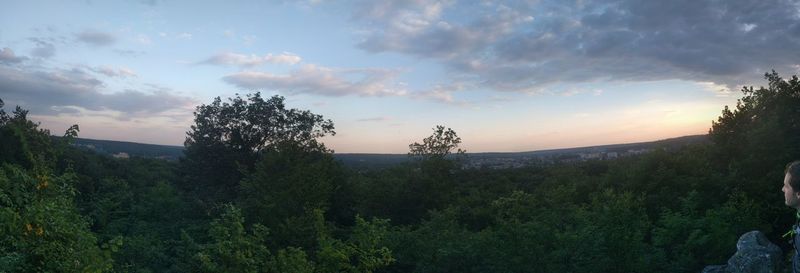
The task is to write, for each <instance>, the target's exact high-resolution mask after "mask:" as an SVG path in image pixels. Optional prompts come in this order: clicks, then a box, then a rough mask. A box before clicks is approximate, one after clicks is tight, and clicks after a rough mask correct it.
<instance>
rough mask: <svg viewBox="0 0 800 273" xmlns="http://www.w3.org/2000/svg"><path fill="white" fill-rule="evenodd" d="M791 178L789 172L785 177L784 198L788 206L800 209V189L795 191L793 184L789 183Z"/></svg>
mask: <svg viewBox="0 0 800 273" xmlns="http://www.w3.org/2000/svg"><path fill="white" fill-rule="evenodd" d="M791 178H792V177H791V175H789V174H788V173H787V174H786V176H784V177H783V189H782V191H783V200H784V202H785V203H786V205H787V206H789V207H792V208H795V209H800V191H794V189H792V186H791V185H789V181H790V180H791Z"/></svg>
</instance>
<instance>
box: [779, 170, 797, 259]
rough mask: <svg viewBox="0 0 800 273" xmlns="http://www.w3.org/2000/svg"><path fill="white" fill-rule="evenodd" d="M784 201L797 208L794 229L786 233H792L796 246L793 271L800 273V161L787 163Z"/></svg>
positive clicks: (793, 243) (784, 180) (784, 178)
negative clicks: (799, 234)
mask: <svg viewBox="0 0 800 273" xmlns="http://www.w3.org/2000/svg"><path fill="white" fill-rule="evenodd" d="M782 191H783V201H784V203H785V204H786V206H789V207H790V208H793V209H795V216H796V219H797V220H795V224H794V226H792V229H791V230H790V231H789V232H787V233H786V236H788V235H792V240H791V241H790V242H791V243H792V245H793V246H794V255H793V256H792V273H800V251H798V249H800V236H798V233H800V224H799V223H800V161H794V162H791V163H789V164H787V165H786V169H785V170H784V176H783V189H782Z"/></svg>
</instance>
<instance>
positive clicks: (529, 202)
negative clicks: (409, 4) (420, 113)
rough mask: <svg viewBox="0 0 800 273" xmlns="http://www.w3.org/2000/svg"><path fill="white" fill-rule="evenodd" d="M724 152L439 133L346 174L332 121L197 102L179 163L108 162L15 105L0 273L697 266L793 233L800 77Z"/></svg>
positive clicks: (740, 112) (733, 118) (744, 104)
mask: <svg viewBox="0 0 800 273" xmlns="http://www.w3.org/2000/svg"><path fill="white" fill-rule="evenodd" d="M766 78H767V81H768V82H769V85H768V86H767V87H762V88H759V89H755V88H745V89H744V90H743V94H744V97H743V98H742V99H741V100H740V101H739V103H738V104H737V105H736V106H735V107H734V108H727V107H726V108H725V109H724V110H723V111H722V114H721V116H720V117H719V118H718V119H717V120H716V121H714V122H713V124H712V126H711V129H710V130H709V136H710V139H711V140H712V142H711V143H710V144H695V145H690V146H686V147H683V148H681V149H677V150H676V149H661V150H656V151H653V152H651V153H648V154H644V155H641V156H637V157H627V158H620V159H615V160H607V161H587V162H579V163H561V164H552V165H540V166H531V167H526V168H517V169H504V170H492V169H462V168H461V166H460V161H459V159H460V157H461V156H463V151H462V150H460V149H458V145H459V144H460V143H461V139H460V138H459V137H458V136H457V135H456V133H455V131H453V130H452V129H450V128H447V129H445V127H443V126H437V127H435V128H434V129H433V134H432V135H431V136H429V137H427V138H424V139H423V140H422V143H413V144H411V145H409V148H410V151H409V156H411V157H412V158H413V159H415V160H411V161H408V162H407V163H404V164H401V165H397V166H393V167H390V168H385V169H379V170H368V171H364V170H350V169H347V168H345V167H344V166H343V165H342V164H341V163H340V162H337V161H336V160H335V159H334V158H333V156H332V153H333V152H332V151H331V150H329V149H327V148H326V147H325V146H324V145H323V144H322V142H321V141H320V138H321V137H324V136H326V135H329V134H333V133H334V131H333V130H334V127H333V123H332V122H331V121H330V120H325V119H323V118H322V116H319V115H316V114H313V113H311V112H309V111H304V110H296V109H287V108H286V107H285V105H284V100H283V98H282V97H278V96H275V97H272V98H269V99H266V100H265V99H263V98H261V96H260V95H259V94H257V93H256V94H253V95H249V96H247V97H246V98H242V97H239V96H236V97H235V98H232V99H230V100H229V101H228V102H225V103H223V102H222V100H221V99H219V98H218V99H216V100H214V101H213V102H212V103H211V104H209V105H201V106H199V107H198V108H197V112H196V113H195V125H194V126H192V128H191V130H190V131H189V132H188V134H187V140H186V154H185V157H184V158H183V159H182V160H181V161H180V162H177V163H175V162H169V161H162V160H157V159H147V158H138V157H134V158H131V159H113V158H110V157H107V156H103V155H99V154H94V153H91V152H88V151H84V150H80V149H76V148H74V147H73V146H70V145H69V142H70V140H71V139H72V138H73V137H75V136H76V135H77V131H78V128H77V126H74V127H71V128H69V129H68V130H67V132H66V133H65V135H64V137H60V138H54V137H51V136H50V132H48V131H46V130H41V129H39V128H38V125H37V124H36V123H33V122H31V121H29V120H28V119H27V112H25V111H24V110H22V109H19V108H17V109H16V110H15V111H14V112H13V113H11V114H10V115H9V114H7V113H6V112H4V111H2V110H1V108H2V103H1V102H0V272H110V271H116V272H697V271H699V270H700V269H701V268H702V267H703V266H704V265H708V264H720V263H724V262H725V260H726V259H727V258H728V257H729V256H730V255H731V254H733V252H734V251H735V242H736V239H737V238H738V236H739V235H741V234H743V233H744V232H746V231H749V230H754V229H759V230H762V231H764V232H766V233H767V234H768V235H769V237H770V239H772V241H773V242H777V243H780V244H781V246H782V247H784V249H786V250H788V249H789V248H788V246H787V245H785V244H784V243H783V241H782V240H781V239H780V238H779V236H780V234H782V233H783V232H784V231H785V230H786V229H787V228H788V227H789V226H790V224H791V221H792V220H793V219H792V213H791V210H790V209H789V208H786V207H785V206H784V205H783V200H782V199H781V196H780V194H779V193H780V184H781V181H782V177H783V173H782V171H783V165H784V164H785V163H787V162H789V161H791V160H794V159H800V115H797V114H798V111H799V110H800V81H798V78H797V77H792V78H790V79H788V80H784V79H782V78H781V77H779V76H778V74H777V73H774V72H773V73H770V74H767V75H766Z"/></svg>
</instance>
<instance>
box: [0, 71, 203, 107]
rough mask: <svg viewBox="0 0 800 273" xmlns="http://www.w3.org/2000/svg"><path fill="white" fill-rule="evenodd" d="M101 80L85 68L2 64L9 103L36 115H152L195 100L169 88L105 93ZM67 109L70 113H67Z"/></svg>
mask: <svg viewBox="0 0 800 273" xmlns="http://www.w3.org/2000/svg"><path fill="white" fill-rule="evenodd" d="M103 87H104V84H103V82H102V81H100V80H98V79H96V78H94V77H92V75H90V74H88V73H86V72H84V71H83V70H82V69H78V68H75V69H69V70H55V71H24V70H19V69H11V68H6V67H0V90H3V98H2V99H3V100H4V101H6V102H7V103H8V104H9V105H12V104H18V105H21V106H22V107H24V108H26V109H29V110H30V111H31V112H32V113H35V114H37V115H53V114H58V113H70V112H74V111H75V109H76V108H79V109H86V110H88V111H115V112H119V113H120V114H119V115H118V117H119V118H129V117H130V116H132V115H133V116H150V115H157V114H162V113H165V112H168V111H172V110H176V109H181V110H183V112H187V111H188V112H190V110H189V109H191V107H192V105H194V104H195V101H194V100H193V99H191V98H188V97H182V96H177V95H172V94H170V93H169V92H167V91H153V92H142V91H138V90H132V89H131V90H123V91H121V92H114V93H108V92H103V91H102V89H103ZM64 111H67V112H64Z"/></svg>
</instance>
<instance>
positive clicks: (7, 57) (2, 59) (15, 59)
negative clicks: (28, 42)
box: [0, 47, 28, 64]
mask: <svg viewBox="0 0 800 273" xmlns="http://www.w3.org/2000/svg"><path fill="white" fill-rule="evenodd" d="M26 59H28V58H27V57H24V56H17V55H16V54H14V51H13V50H11V49H10V48H7V47H5V48H3V49H2V50H0V63H4V64H16V63H21V62H22V61H24V60H26Z"/></svg>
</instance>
